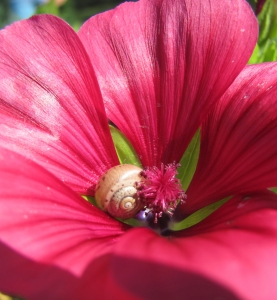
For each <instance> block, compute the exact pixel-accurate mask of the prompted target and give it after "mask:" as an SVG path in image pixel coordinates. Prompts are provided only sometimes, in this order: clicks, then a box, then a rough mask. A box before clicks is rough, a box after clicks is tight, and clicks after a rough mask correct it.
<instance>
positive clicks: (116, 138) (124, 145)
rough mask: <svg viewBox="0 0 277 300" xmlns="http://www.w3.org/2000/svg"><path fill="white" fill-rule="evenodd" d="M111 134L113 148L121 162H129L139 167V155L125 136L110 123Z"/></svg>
mask: <svg viewBox="0 0 277 300" xmlns="http://www.w3.org/2000/svg"><path fill="white" fill-rule="evenodd" d="M110 130H111V135H112V138H113V142H114V146H115V150H116V153H117V156H118V159H119V161H120V163H121V164H131V165H135V166H138V167H141V162H140V160H139V157H138V155H137V153H136V151H135V149H134V147H133V146H132V145H131V143H130V142H129V140H128V139H127V138H126V136H125V135H124V134H123V133H122V132H121V131H119V130H118V129H116V128H115V127H113V126H111V125H110Z"/></svg>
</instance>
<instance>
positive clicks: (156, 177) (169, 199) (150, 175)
mask: <svg viewBox="0 0 277 300" xmlns="http://www.w3.org/2000/svg"><path fill="white" fill-rule="evenodd" d="M178 167H180V164H175V163H173V164H169V165H166V166H164V164H162V165H161V168H160V169H159V168H157V167H148V168H146V169H145V170H143V171H142V172H141V176H143V177H144V178H145V180H143V181H141V182H139V183H137V189H138V192H137V195H138V196H139V197H140V198H141V199H142V201H143V202H144V204H145V207H146V208H148V212H147V213H146V214H148V213H150V212H151V213H152V214H153V215H154V222H155V223H157V222H158V218H160V217H161V216H162V214H163V213H168V214H169V215H170V216H172V215H173V212H174V210H175V208H176V206H177V204H178V203H179V202H181V203H184V202H185V199H186V198H187V196H186V194H185V192H184V191H183V190H182V186H181V183H180V180H179V179H177V178H176V175H177V168H178Z"/></svg>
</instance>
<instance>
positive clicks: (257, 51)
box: [248, 44, 261, 65]
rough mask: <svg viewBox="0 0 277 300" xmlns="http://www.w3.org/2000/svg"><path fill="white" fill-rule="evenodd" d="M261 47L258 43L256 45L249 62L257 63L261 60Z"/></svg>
mask: <svg viewBox="0 0 277 300" xmlns="http://www.w3.org/2000/svg"><path fill="white" fill-rule="evenodd" d="M260 56H261V55H260V47H259V45H258V44H256V47H255V48H254V51H253V53H252V55H251V57H250V59H249V61H248V64H250V65H251V64H257V63H259V62H260Z"/></svg>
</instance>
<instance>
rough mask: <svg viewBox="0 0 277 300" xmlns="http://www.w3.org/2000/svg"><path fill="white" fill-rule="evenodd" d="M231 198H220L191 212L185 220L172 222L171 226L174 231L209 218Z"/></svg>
mask: <svg viewBox="0 0 277 300" xmlns="http://www.w3.org/2000/svg"><path fill="white" fill-rule="evenodd" d="M230 198H231V197H228V198H224V199H222V200H219V201H217V202H215V203H212V204H210V205H208V206H205V207H203V208H201V209H199V210H198V211H196V212H195V213H193V214H191V215H190V216H188V217H187V218H186V219H184V220H183V221H181V222H179V223H172V224H170V226H169V227H170V229H171V230H174V231H178V230H183V229H186V228H189V227H191V226H193V225H195V224H197V223H199V222H201V221H202V220H204V219H205V218H207V217H208V216H209V215H210V214H212V213H213V212H214V211H216V210H217V209H218V208H219V207H220V206H222V205H223V204H224V203H226V202H227V201H228V200H229V199H230Z"/></svg>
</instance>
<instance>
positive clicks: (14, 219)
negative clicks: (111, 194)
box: [0, 148, 128, 299]
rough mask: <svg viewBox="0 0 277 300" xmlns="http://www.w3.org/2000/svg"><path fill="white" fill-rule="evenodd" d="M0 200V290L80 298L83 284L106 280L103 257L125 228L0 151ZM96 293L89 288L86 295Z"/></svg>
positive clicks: (31, 165)
mask: <svg viewBox="0 0 277 300" xmlns="http://www.w3.org/2000/svg"><path fill="white" fill-rule="evenodd" d="M0 199H1V200H0V219H1V222H0V252H1V256H0V265H1V268H0V290H1V291H4V292H8V293H16V294H20V295H21V296H24V297H27V298H28V299H42V298H43V299H71V298H72V297H71V296H70V295H72V293H73V294H74V293H75V294H76V291H75V289H77V292H78V293H79V294H80V295H83V294H84V292H83V291H82V289H83V288H84V287H83V286H82V285H84V282H87V281H88V280H90V281H91V282H92V283H93V282H94V281H96V282H98V279H97V276H100V277H101V276H107V277H108V269H107V264H108V261H109V255H110V253H111V252H112V249H113V246H114V244H115V242H116V241H117V240H118V239H119V237H120V236H121V235H122V233H124V232H125V231H126V230H127V229H128V226H127V225H125V224H122V223H120V222H118V221H116V220H115V219H113V218H110V217H109V216H108V215H106V214H105V213H104V212H102V211H100V210H99V209H97V208H95V207H93V206H92V205H91V204H90V203H88V202H86V201H85V200H84V199H82V198H81V197H80V196H78V195H77V194H75V193H74V192H73V191H72V190H70V189H69V188H68V187H67V186H65V185H64V184H63V183H62V182H60V181H59V180H58V179H56V178H55V177H54V176H53V175H52V174H50V173H48V171H46V170H44V169H42V168H41V167H40V166H38V165H36V164H35V163H33V162H31V161H28V160H26V159H25V158H24V157H22V156H20V155H18V154H16V153H12V152H10V151H7V150H3V149H1V148H0ZM103 265H104V266H105V268H106V270H107V271H105V269H103V270H102V268H103ZM96 270H97V272H96ZM101 270H102V271H101ZM89 275H90V276H89ZM88 277H90V278H89V279H88ZM71 283H72V286H71ZM96 285H97V283H96ZM56 286H58V288H57V290H55V287H56ZM79 286H82V288H80V287H79ZM62 287H63V288H62ZM65 287H66V289H65ZM96 289H97V287H96V286H94V285H93V286H91V285H90V286H88V287H87V288H86V292H88V293H89V292H92V291H93V290H96ZM46 291H47V292H46ZM34 293H35V294H36V295H35V296H34ZM44 293H46V294H45V295H44ZM98 294H99V293H98ZM57 295H59V296H57ZM61 295H62V296H61ZM65 295H66V296H67V297H65ZM89 295H90V297H91V293H90V294H89ZM39 296H40V297H39ZM29 297H30V298H29ZM80 299H91V298H89V297H88V295H86V296H85V297H82V296H80ZM98 299H100V297H99V298H98Z"/></svg>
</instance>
